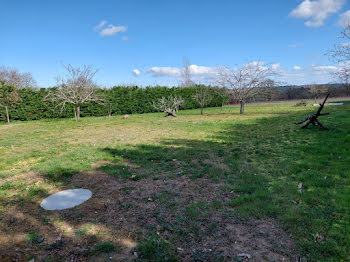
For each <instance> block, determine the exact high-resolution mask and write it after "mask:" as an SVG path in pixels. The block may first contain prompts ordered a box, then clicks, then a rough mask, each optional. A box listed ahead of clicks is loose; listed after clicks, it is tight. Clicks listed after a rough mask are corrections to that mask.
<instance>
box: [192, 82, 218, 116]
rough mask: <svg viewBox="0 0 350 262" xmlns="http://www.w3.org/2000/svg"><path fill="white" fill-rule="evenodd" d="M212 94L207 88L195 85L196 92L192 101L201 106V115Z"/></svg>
mask: <svg viewBox="0 0 350 262" xmlns="http://www.w3.org/2000/svg"><path fill="white" fill-rule="evenodd" d="M212 98H213V96H212V92H211V88H210V87H209V86H205V85H197V86H196V92H195V94H194V95H193V99H194V100H196V101H197V102H198V104H199V105H200V106H201V115H203V114H204V107H205V106H206V105H208V104H209V103H210V101H211V100H212Z"/></svg>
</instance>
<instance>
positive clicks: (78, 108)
mask: <svg viewBox="0 0 350 262" xmlns="http://www.w3.org/2000/svg"><path fill="white" fill-rule="evenodd" d="M79 120H80V106H77V121H79Z"/></svg>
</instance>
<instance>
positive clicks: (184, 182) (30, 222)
mask: <svg viewBox="0 0 350 262" xmlns="http://www.w3.org/2000/svg"><path fill="white" fill-rule="evenodd" d="M75 186H79V187H83V188H86V189H89V190H91V191H92V192H93V195H92V198H91V199H89V200H88V201H86V202H85V203H83V204H82V205H79V206H77V207H75V208H72V209H67V210H61V211H45V210H43V209H41V208H40V207H39V204H38V203H36V202H32V203H28V204H26V206H20V205H15V206H12V207H11V208H9V209H7V210H6V211H5V214H4V215H3V220H2V223H1V226H0V231H1V239H0V243H1V244H0V254H1V255H0V260H1V261H23V260H25V259H27V258H28V257H30V256H33V257H35V258H36V260H35V261H43V260H44V259H48V258H50V256H51V257H54V258H57V259H59V258H62V259H64V260H65V261H104V260H103V259H106V258H107V255H106V254H102V255H96V254H93V253H91V248H92V247H93V246H94V245H95V244H96V243H99V242H101V241H110V242H112V243H115V245H117V246H118V251H117V252H111V253H109V254H108V256H110V257H112V259H114V260H115V261H126V260H130V259H134V258H135V255H134V252H135V247H136V246H137V244H138V243H139V241H142V240H143V239H144V238H145V237H148V236H149V235H151V234H156V235H157V236H159V237H161V238H162V239H164V240H165V241H168V240H170V239H173V240H172V243H173V246H172V248H173V249H174V250H176V252H177V256H178V257H179V259H180V261H214V260H215V259H217V258H220V259H221V261H234V260H235V259H236V258H237V257H236V256H237V255H238V254H240V253H247V254H250V255H251V256H252V257H251V259H249V261H273V260H275V261H295V260H296V254H297V253H296V248H295V244H294V242H293V240H292V238H291V236H290V235H289V234H288V233H287V232H285V231H284V230H283V229H282V228H281V226H280V225H279V224H278V223H276V221H273V220H266V219H265V220H249V221H240V220H239V219H237V217H236V216H235V210H234V209H233V208H230V207H227V205H225V203H226V202H227V201H229V200H231V199H232V197H234V193H232V192H226V191H225V190H224V186H225V185H224V184H223V183H213V182H212V181H211V180H209V179H205V178H201V179H196V180H192V179H189V178H187V177H184V176H180V177H176V178H175V179H168V180H165V179H164V180H161V179H160V180H146V179H142V180H138V181H131V180H116V179H115V178H113V177H111V176H109V175H107V174H105V173H103V172H100V171H90V172H83V173H79V174H76V175H74V176H73V178H72V180H71V183H70V184H69V185H68V186H66V187H64V188H60V190H61V189H67V188H73V187H75ZM57 190H59V189H57ZM33 232H34V233H35V234H37V235H38V236H40V237H41V238H42V239H43V241H42V242H40V243H36V242H35V241H36V240H35V239H34V240H33V239H32V240H29V239H28V234H30V233H31V234H32V235H33V234H34V233H33ZM38 242H39V241H38ZM235 257H236V258H235ZM101 259H102V260H101Z"/></svg>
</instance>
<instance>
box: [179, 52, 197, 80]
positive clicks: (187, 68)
mask: <svg viewBox="0 0 350 262" xmlns="http://www.w3.org/2000/svg"><path fill="white" fill-rule="evenodd" d="M183 61H184V69H183V71H182V75H181V78H182V83H181V86H182V87H189V86H193V85H194V82H193V81H192V80H191V63H190V61H189V60H188V58H187V57H184V59H183Z"/></svg>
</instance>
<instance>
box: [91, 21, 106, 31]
mask: <svg viewBox="0 0 350 262" xmlns="http://www.w3.org/2000/svg"><path fill="white" fill-rule="evenodd" d="M105 24H107V21H106V20H102V21H101V22H100V23H99V24H98V25H97V26H95V27H94V30H95V31H96V32H98V31H100V29H101V28H102V27H104V25H105Z"/></svg>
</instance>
